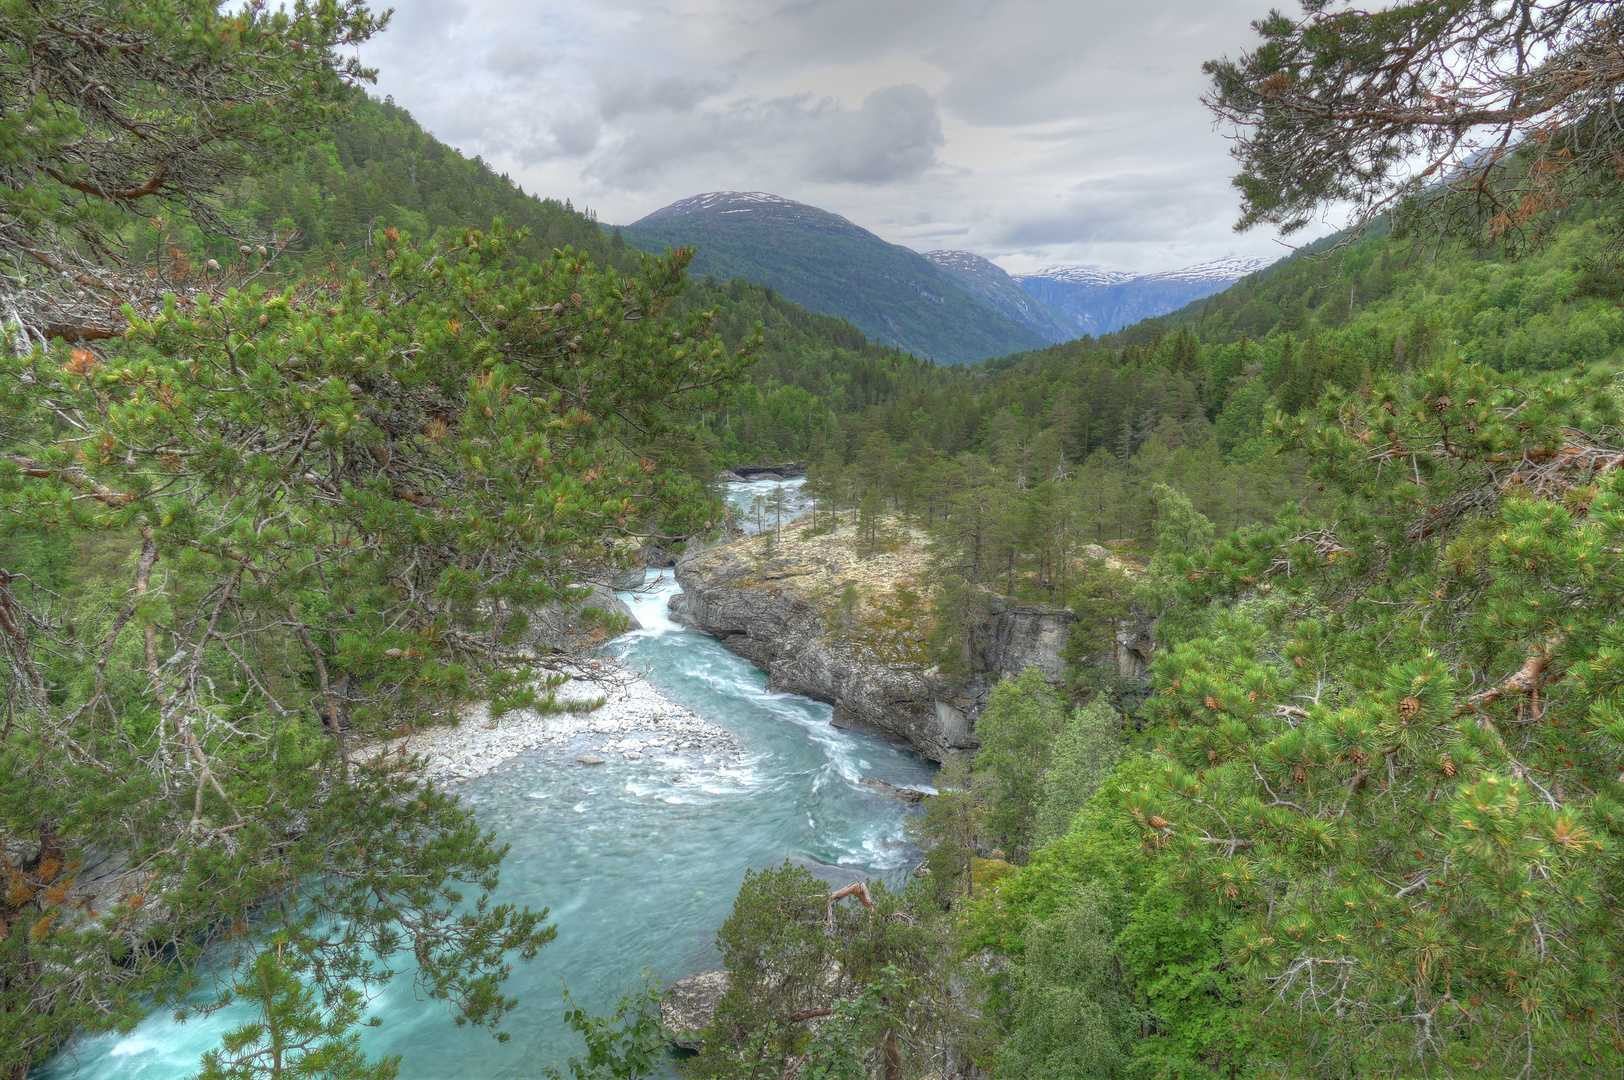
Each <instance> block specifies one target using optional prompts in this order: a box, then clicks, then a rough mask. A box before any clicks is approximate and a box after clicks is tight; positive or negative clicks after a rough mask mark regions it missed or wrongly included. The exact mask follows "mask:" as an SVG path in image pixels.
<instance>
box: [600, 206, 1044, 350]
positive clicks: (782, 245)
mask: <svg viewBox="0 0 1624 1080" xmlns="http://www.w3.org/2000/svg"><path fill="white" fill-rule="evenodd" d="M620 232H621V235H622V236H623V237H624V238H625V240H626V242H627V243H629V244H632V245H634V246H636V247H640V248H643V249H645V250H648V251H661V250H663V249H665V248H668V247H675V246H676V245H678V244H686V245H688V246H689V247H692V248H694V249H695V250H696V254H695V256H694V262H693V269H692V273H693V274H694V276H696V277H699V278H703V277H705V276H707V275H709V276H713V277H715V278H717V279H718V280H721V281H728V280H732V279H734V278H743V279H745V280H747V281H753V282H756V283H758V284H761V285H767V286H770V287H771V288H773V289H776V290H777V291H778V292H780V293H782V294H783V295H784V296H786V297H788V298H789V299H791V300H793V301H795V302H796V303H798V304H800V305H801V306H803V307H805V308H808V309H810V310H812V311H817V312H822V313H824V314H828V315H834V316H837V317H839V318H842V319H845V320H847V321H848V322H851V323H854V324H856V325H857V326H858V327H860V328H861V329H862V330H863V332H864V333H866V334H868V336H869V337H871V338H873V339H874V340H876V341H879V342H883V343H885V344H888V345H894V346H896V347H897V348H899V349H903V350H904V351H906V352H910V353H913V354H914V355H916V356H922V357H929V358H931V359H933V360H935V361H936V362H937V363H943V364H960V363H973V362H975V361H977V360H985V359H988V358H990V357H994V356H1004V355H1007V354H1009V353H1012V352H1017V351H1021V350H1026V349H1033V348H1040V347H1042V346H1045V345H1048V344H1050V343H1051V342H1052V341H1053V338H1051V337H1050V336H1048V335H1047V334H1042V333H1039V332H1038V331H1036V330H1033V329H1031V328H1030V327H1029V326H1027V325H1025V324H1024V323H1022V322H1020V321H1018V320H1016V319H1014V318H1011V317H1010V316H1008V315H1006V314H1004V313H1003V312H1002V311H1000V310H998V309H996V308H994V307H992V306H990V305H989V304H988V303H986V302H985V301H983V300H982V299H981V298H980V297H978V296H976V295H974V294H973V293H972V292H971V291H970V290H969V289H967V288H965V286H964V285H963V284H962V283H961V281H960V279H959V278H957V277H955V276H954V275H952V274H949V273H948V272H947V271H945V270H943V269H942V268H941V267H939V266H937V265H936V264H935V263H932V262H931V261H930V260H928V259H926V258H925V257H924V256H923V255H920V254H919V253H918V252H916V251H912V250H910V249H908V248H905V247H899V246H898V245H896V244H888V243H886V242H885V241H884V240H881V239H880V238H879V237H878V236H875V235H874V234H873V233H871V232H869V231H868V230H867V229H862V228H859V227H858V226H856V225H853V224H852V223H851V222H850V221H847V220H846V219H845V218H843V217H841V216H839V215H838V214H831V213H829V212H828V211H827V210H820V209H818V208H817V207H815V206H807V205H806V204H805V203H798V202H794V201H792V200H790V199H785V198H781V197H779V196H777V195H769V194H766V193H765V192H759V191H751V192H740V191H716V192H710V193H708V194H704V195H694V196H691V197H690V198H686V199H682V200H680V201H678V202H674V203H672V204H671V205H670V206H667V207H664V208H662V209H659V210H656V211H655V212H654V213H652V214H650V215H648V216H647V217H645V218H643V219H642V220H640V221H637V222H634V223H633V224H631V225H628V226H625V227H624V228H623V229H621V230H620ZM1071 336H1075V335H1071Z"/></svg>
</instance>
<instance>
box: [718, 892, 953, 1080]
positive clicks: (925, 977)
mask: <svg viewBox="0 0 1624 1080" xmlns="http://www.w3.org/2000/svg"><path fill="white" fill-rule="evenodd" d="M868 888H869V889H870V890H871V891H870V892H869V893H867V894H865V895H864V897H861V898H859V897H851V898H849V899H846V900H842V901H839V902H836V901H834V900H832V899H831V897H830V894H829V892H828V890H827V887H826V886H825V885H824V884H823V883H822V882H821V881H819V880H818V879H817V878H815V877H814V876H813V875H812V873H811V872H810V871H808V870H806V869H805V868H804V867H799V866H794V865H792V864H790V863H788V862H786V863H785V864H784V865H783V866H782V867H780V868H777V869H770V870H760V871H748V872H746V874H745V879H744V884H743V885H742V886H741V887H740V889H739V894H738V897H737V899H736V900H735V901H734V905H733V914H732V915H731V916H729V918H728V919H727V921H726V922H725V923H723V924H722V929H721V930H720V931H719V932H718V933H717V936H716V941H717V945H718V947H719V948H720V950H721V953H722V961H723V963H724V964H725V965H726V967H727V971H728V977H729V984H728V990H727V993H726V994H724V995H723V997H722V1000H721V1002H720V1003H719V1004H718V1006H717V1010H716V1018H715V1021H714V1022H713V1023H712V1025H711V1027H710V1028H708V1029H707V1030H706V1032H705V1044H704V1049H703V1050H701V1051H700V1053H699V1055H698V1057H696V1058H694V1059H693V1061H692V1062H691V1063H690V1068H691V1070H692V1072H693V1074H694V1075H696V1076H700V1077H730V1078H731V1077H739V1078H743V1077H750V1078H763V1080H764V1078H767V1077H779V1076H782V1075H784V1074H785V1072H786V1071H790V1070H794V1071H797V1072H798V1071H799V1070H800V1069H801V1068H802V1067H803V1066H804V1067H808V1068H811V1069H812V1070H813V1071H812V1075H818V1076H828V1077H847V1076H856V1075H866V1073H864V1072H863V1071H862V1070H863V1069H864V1068H871V1067H873V1066H874V1065H875V1064H877V1063H882V1062H884V1063H888V1064H886V1065H885V1067H886V1069H887V1072H888V1073H889V1072H890V1069H891V1067H892V1066H893V1065H894V1066H896V1067H897V1068H901V1067H903V1066H904V1065H905V1064H907V1063H911V1064H912V1070H911V1071H915V1072H917V1071H919V1068H920V1066H922V1065H926V1063H928V1062H929V1061H931V1060H932V1059H933V1055H934V1053H936V1052H938V1051H939V1050H940V1048H941V1047H942V1046H943V1045H945V1044H944V1039H946V1038H947V1037H948V1035H949V1034H950V1032H951V1030H952V1027H953V1025H954V1024H955V1023H956V1018H955V1015H954V1013H952V1012H951V1011H949V1010H946V1009H944V1008H943V1005H944V1002H943V1001H942V1000H941V998H940V995H941V994H942V993H943V992H944V991H945V989H946V987H945V983H946V973H947V970H948V969H947V959H948V943H947V940H946V937H945V934H944V933H943V927H942V926H941V925H940V923H939V921H930V920H925V919H922V918H920V917H918V916H917V914H916V913H915V905H914V904H913V903H912V902H911V900H910V898H909V897H907V896H902V895H898V894H896V893H892V892H890V891H888V890H887V889H886V888H885V887H884V886H883V885H880V884H878V883H875V884H872V885H870V886H869V887H868ZM859 899H867V900H868V901H869V902H868V903H864V904H862V905H861V906H859V903H858V900H859ZM812 1020H818V1021H825V1020H827V1021H828V1022H825V1023H821V1024H820V1026H819V1027H818V1029H817V1033H816V1034H815V1035H814V1034H813V1033H812V1030H811V1029H810V1028H809V1027H808V1021H812ZM865 1062H866V1063H868V1064H867V1065H866V1066H865V1065H864V1064H863V1063H865Z"/></svg>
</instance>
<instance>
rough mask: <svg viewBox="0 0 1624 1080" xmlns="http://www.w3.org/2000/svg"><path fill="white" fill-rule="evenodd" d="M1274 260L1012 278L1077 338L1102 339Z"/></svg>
mask: <svg viewBox="0 0 1624 1080" xmlns="http://www.w3.org/2000/svg"><path fill="white" fill-rule="evenodd" d="M1276 261H1277V260H1274V259H1249V258H1243V257H1239V256H1231V257H1229V258H1226V259H1217V260H1215V261H1213V262H1205V263H1198V264H1196V265H1195V266H1186V267H1184V268H1183V269H1180V270H1164V271H1161V272H1159V273H1155V274H1130V273H1124V272H1122V271H1120V270H1101V269H1098V268H1096V267H1091V266H1051V267H1048V268H1047V269H1044V270H1039V271H1037V272H1036V273H1032V274H1019V275H1015V276H1014V277H1013V278H1012V280H1014V281H1015V282H1016V283H1018V284H1019V285H1020V287H1021V288H1022V289H1023V290H1024V291H1025V292H1027V293H1029V294H1030V295H1032V296H1035V297H1037V298H1038V299H1039V300H1042V301H1043V302H1044V303H1045V304H1047V305H1048V306H1049V307H1050V308H1052V309H1054V310H1055V311H1058V312H1059V313H1060V314H1061V315H1063V316H1065V317H1066V318H1068V319H1069V320H1070V321H1071V322H1072V323H1073V325H1075V326H1076V328H1077V332H1078V333H1079V334H1091V335H1093V336H1095V337H1099V336H1101V335H1102V334H1109V333H1111V332H1113V331H1115V330H1120V329H1122V328H1123V327H1124V326H1131V325H1133V324H1134V323H1136V322H1139V321H1140V320H1142V319H1152V318H1155V317H1156V316H1158V315H1166V314H1167V313H1169V312H1172V311H1177V310H1178V309H1179V308H1182V307H1184V306H1185V305H1186V304H1189V303H1191V302H1193V301H1196V300H1200V299H1203V298H1204V297H1208V296H1211V295H1213V294H1214V293H1220V292H1223V291H1224V290H1225V289H1227V288H1229V287H1230V286H1231V285H1233V284H1235V282H1237V281H1239V280H1240V279H1241V278H1244V277H1246V276H1247V275H1249V274H1255V273H1257V272H1258V271H1259V270H1262V269H1264V268H1265V267H1268V266H1272V265H1274V263H1275V262H1276Z"/></svg>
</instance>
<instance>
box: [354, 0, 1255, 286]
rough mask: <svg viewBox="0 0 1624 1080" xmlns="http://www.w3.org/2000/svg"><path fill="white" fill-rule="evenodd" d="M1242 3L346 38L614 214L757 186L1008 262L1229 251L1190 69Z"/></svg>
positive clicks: (478, 7) (647, 19)
mask: <svg viewBox="0 0 1624 1080" xmlns="http://www.w3.org/2000/svg"><path fill="white" fill-rule="evenodd" d="M1267 6H1268V5H1267V3H1266V2H1264V0H1140V2H1136V3H1121V2H1120V0H1117V2H1107V0H999V2H998V3H996V4H994V3H988V2H986V0H928V2H927V0H778V2H763V0H597V2H596V3H594V4H590V5H581V4H573V3H572V4H566V3H563V2H562V0H539V2H528V0H527V2H522V3H521V2H518V0H399V2H398V3H397V5H396V9H397V12H396V15H395V19H394V23H393V25H392V26H391V28H390V29H389V30H388V31H387V32H386V33H385V34H384V35H383V36H382V37H380V38H379V39H378V40H377V41H376V42H373V43H371V44H369V45H368V46H367V47H366V49H365V51H364V59H365V60H366V61H367V62H368V63H370V64H373V65H376V66H377V67H379V68H380V72H381V74H380V79H379V86H378V90H379V92H382V93H390V94H393V95H394V97H395V99H396V100H397V101H398V102H399V103H400V104H401V105H403V106H405V107H406V108H408V109H410V110H411V111H412V112H413V113H414V114H415V115H416V116H417V117H418V118H419V119H420V120H421V121H422V122H423V123H424V125H425V126H426V127H428V128H429V129H430V130H431V131H433V132H435V134H437V135H438V136H439V137H440V138H442V139H444V140H445V141H447V142H449V143H451V144H452V145H454V146H460V147H461V148H462V149H463V150H464V152H466V153H468V154H470V155H472V154H475V153H478V154H481V155H482V156H483V157H484V158H485V159H486V160H487V161H490V162H492V163H493V165H495V166H496V167H497V168H498V169H503V170H506V171H508V172H510V173H511V174H512V175H513V176H514V178H515V179H517V180H519V181H520V182H521V183H522V184H523V185H524V187H525V189H526V190H529V191H538V192H541V193H544V194H549V195H553V196H556V197H558V198H565V197H569V198H571V199H573V200H574V202H575V204H576V205H577V206H583V205H590V206H592V207H594V208H595V209H597V210H598V212H599V214H600V216H601V217H602V219H603V220H606V221H619V222H630V221H633V220H635V219H637V218H639V217H641V216H643V215H644V214H646V213H649V212H650V211H652V210H655V209H658V208H659V207H661V206H663V205H665V204H666V203H669V202H672V201H674V200H676V199H679V198H682V197H684V196H687V195H692V194H696V193H698V192H702V191H716V190H726V189H734V190H765V191H772V192H775V193H777V194H780V195H783V196H786V197H788V198H793V199H799V200H801V201H804V202H809V203H813V204H815V205H818V206H822V207H824V208H826V209H828V210H832V211H834V212H836V213H839V214H843V215H845V216H846V217H848V218H850V219H851V220H853V221H855V222H857V223H858V224H860V225H862V226H864V227H865V228H869V229H871V230H873V231H875V232H877V233H879V234H880V235H881V236H884V237H885V238H886V239H888V240H892V241H894V242H897V243H904V244H908V245H909V246H913V247H917V248H919V249H920V250H930V249H931V248H934V247H942V246H953V247H963V248H966V249H968V250H972V251H976V252H978V253H980V254H983V255H986V256H988V257H990V258H995V259H997V260H998V261H999V262H1000V263H1002V264H1003V265H1004V266H1006V267H1007V268H1009V269H1011V270H1016V271H1020V270H1030V269H1035V268H1037V267H1039V266H1044V265H1050V264H1053V263H1057V262H1091V263H1098V264H1102V265H1108V266H1114V267H1118V268H1123V269H1134V270H1156V269H1166V268H1171V267H1174V266H1181V265H1186V264H1188V263H1192V262H1197V261H1202V260H1205V259H1209V258H1215V257H1219V256H1222V255H1226V254H1230V253H1244V254H1271V253H1276V252H1278V251H1279V250H1280V249H1279V248H1278V247H1277V246H1276V245H1275V244H1274V243H1273V241H1272V238H1271V237H1269V236H1265V235H1246V236H1236V235H1234V234H1233V233H1232V231H1231V228H1230V226H1231V224H1232V223H1233V221H1234V218H1235V213H1236V198H1235V195H1234V193H1233V192H1232V190H1231V189H1230V188H1229V175H1230V173H1231V171H1232V168H1231V163H1230V160H1229V158H1228V154H1227V150H1228V146H1227V144H1226V142H1225V141H1224V139H1223V138H1222V137H1221V136H1220V135H1219V134H1218V133H1216V132H1214V131H1213V130H1212V125H1211V119H1210V117H1209V116H1208V114H1207V112H1206V110H1205V109H1204V108H1203V107H1202V106H1201V104H1200V102H1199V100H1198V97H1199V95H1200V93H1201V91H1202V90H1203V88H1204V86H1205V77H1204V76H1203V75H1202V73H1201V70H1200V65H1201V62H1202V61H1203V60H1206V59H1209V58H1211V57H1213V56H1216V55H1219V54H1222V53H1230V54H1233V53H1235V52H1237V51H1239V50H1240V49H1242V48H1245V47H1247V46H1248V45H1249V44H1250V43H1251V41H1252V32H1251V30H1250V28H1249V25H1248V24H1249V21H1250V20H1251V19H1253V18H1257V17H1260V16H1261V15H1263V14H1264V13H1265V11H1266V9H1267Z"/></svg>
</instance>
